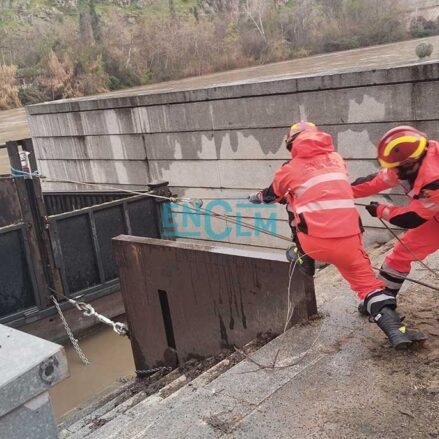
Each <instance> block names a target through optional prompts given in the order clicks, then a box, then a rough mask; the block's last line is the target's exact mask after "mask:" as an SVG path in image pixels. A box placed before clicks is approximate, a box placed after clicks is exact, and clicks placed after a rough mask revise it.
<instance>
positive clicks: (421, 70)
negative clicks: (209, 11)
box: [26, 61, 439, 115]
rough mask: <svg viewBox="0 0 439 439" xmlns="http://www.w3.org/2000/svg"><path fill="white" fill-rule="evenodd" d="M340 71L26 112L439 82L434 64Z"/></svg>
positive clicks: (43, 106) (147, 93) (155, 92)
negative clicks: (435, 80) (436, 80)
mask: <svg viewBox="0 0 439 439" xmlns="http://www.w3.org/2000/svg"><path fill="white" fill-rule="evenodd" d="M340 70H342V71H341V72H335V73H324V74H316V75H305V74H300V75H298V76H295V75H294V74H290V75H284V76H283V77H282V79H278V78H276V76H271V77H270V76H268V77H263V78H261V79H259V80H258V79H256V78H255V77H254V76H253V77H250V78H247V79H242V80H241V81H237V82H234V83H224V84H221V85H220V86H218V85H212V84H210V85H206V86H204V87H203V88H197V87H194V86H193V85H192V87H191V88H190V89H188V90H184V88H185V85H184V82H183V83H182V84H181V90H177V91H167V90H166V89H161V90H160V89H158V90H156V89H151V90H137V91H127V92H125V93H126V96H123V95H122V96H117V97H113V96H111V95H102V96H94V97H89V98H82V99H80V100H79V99H72V100H64V101H58V102H50V103H44V104H37V105H31V106H28V107H26V108H27V112H28V114H29V115H37V114H50V113H63V112H79V111H91V110H104V109H113V108H127V107H147V106H154V105H164V104H178V103H188V102H200V101H211V100H222V99H236V98H242V97H249V96H265V95H276V94H291V93H297V92H306V91H316V90H331V89H340V88H351V87H363V86H370V85H380V84H395V83H403V82H418V81H430V80H432V79H438V78H439V64H438V62H437V61H431V62H423V63H417V64H415V65H413V64H409V65H403V66H399V67H394V68H380V69H373V68H370V67H369V68H367V67H366V68H365V67H364V66H361V67H352V66H350V67H349V68H345V69H344V71H343V69H340ZM249 76H251V75H250V74H249ZM133 93H136V94H133Z"/></svg>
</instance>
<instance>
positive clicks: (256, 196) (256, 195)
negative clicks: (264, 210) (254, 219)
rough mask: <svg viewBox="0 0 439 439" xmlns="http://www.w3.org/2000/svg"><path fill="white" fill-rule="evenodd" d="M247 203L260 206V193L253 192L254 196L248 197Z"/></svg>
mask: <svg viewBox="0 0 439 439" xmlns="http://www.w3.org/2000/svg"><path fill="white" fill-rule="evenodd" d="M248 201H250V203H253V204H261V203H262V199H261V195H260V192H255V193H254V194H251V195H249V196H248Z"/></svg>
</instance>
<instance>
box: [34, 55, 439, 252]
mask: <svg viewBox="0 0 439 439" xmlns="http://www.w3.org/2000/svg"><path fill="white" fill-rule="evenodd" d="M438 80H439V64H438V63H426V64H425V63H424V64H419V65H410V66H405V67H399V68H392V69H382V70H371V71H363V72H348V73H342V74H327V75H322V76H311V77H299V78H282V79H276V78H274V79H272V80H265V81H264V82H251V83H250V82H247V83H246V82H242V83H237V84H230V85H227V86H221V87H218V86H217V87H215V86H212V87H206V88H203V89H198V90H185V91H173V92H168V93H156V94H153V93H149V94H147V93H145V94H143V95H132V96H126V97H106V98H101V99H99V98H98V99H84V100H76V101H64V102H57V103H49V104H42V105H37V106H32V107H29V108H28V113H29V121H30V126H31V132H32V136H33V138H34V141H35V147H36V151H37V155H38V158H39V167H40V170H41V171H42V172H43V173H44V174H46V175H48V176H50V177H55V178H58V179H63V178H69V179H72V180H79V181H87V182H95V183H102V184H106V185H112V186H121V187H126V188H142V189H144V187H145V186H144V185H145V184H146V182H148V181H151V180H155V179H164V180H169V182H170V186H171V187H172V188H173V190H174V192H175V193H177V194H178V195H181V196H187V197H202V198H215V197H221V198H224V197H227V198H229V197H232V198H234V197H245V196H246V195H247V194H248V193H250V192H252V191H254V190H256V189H259V188H262V187H264V186H266V185H268V184H269V183H270V182H271V178H272V176H273V174H274V172H275V170H276V169H277V168H278V167H279V166H280V165H281V164H282V163H283V161H285V160H286V159H287V158H288V153H287V151H286V150H285V148H284V145H283V136H284V134H285V131H286V129H287V127H288V126H289V125H290V124H291V122H292V121H296V120H299V119H305V118H306V119H308V120H310V121H314V122H315V123H317V124H318V125H319V126H320V127H321V128H322V129H324V130H327V131H328V132H329V133H331V134H332V135H333V136H334V140H335V142H336V144H337V147H338V150H339V152H340V153H341V154H342V155H343V156H344V157H345V158H346V160H347V163H348V168H349V170H350V173H351V177H352V179H354V178H356V177H358V176H364V175H367V174H369V173H371V172H374V171H376V170H377V169H378V164H377V162H376V161H375V159H374V157H375V144H376V143H377V140H378V139H379V137H380V136H381V135H382V134H383V133H384V132H385V131H386V130H387V129H389V128H391V127H393V126H395V125H397V124H401V123H404V124H405V123H410V124H415V125H416V126H417V127H419V128H421V129H423V130H425V131H426V132H428V133H429V134H430V135H431V136H432V137H436V138H437V137H439V126H438V119H439V106H438V105H437V102H439V87H438ZM45 189H46V190H78V189H79V190H90V187H84V186H77V185H74V184H66V183H59V182H56V183H47V184H45ZM404 198H405V197H403V196H396V197H393V199H394V200H395V202H400V201H402V200H403V199H404ZM381 199H382V198H381ZM236 202H239V200H236ZM236 202H235V203H236ZM231 203H233V201H231ZM232 207H233V212H232V215H235V216H236V215H237V214H238V213H239V214H241V216H242V217H243V218H246V221H247V222H252V223H253V222H254V217H255V211H254V209H251V208H247V207H240V208H239V209H238V210H239V212H238V210H235V205H233V206H232ZM219 211H221V209H219ZM272 212H273V211H271V210H266V211H263V213H262V216H269V215H271V214H272ZM275 212H276V214H277V218H278V221H277V230H276V231H277V233H280V234H283V235H286V236H288V235H289V232H288V225H287V222H286V221H285V219H286V214H285V212H284V208H283V207H282V206H279V207H277V208H275ZM179 218H180V217H178V216H177V220H178V221H180V220H181V218H180V219H179ZM363 219H364V223H365V225H366V227H367V228H368V234H367V240H368V242H370V241H374V240H385V239H387V238H388V235H387V234H383V233H382V232H381V229H380V223H379V222H378V221H377V220H375V219H373V218H370V217H369V216H368V215H363ZM190 224H191V223H190ZM212 227H213V228H215V227H217V230H223V229H224V227H225V226H224V224H223V223H222V222H220V220H214V221H212ZM188 231H191V229H190V226H189V228H188ZM192 231H198V228H195V230H192ZM197 239H209V236H207V235H206V233H205V231H204V230H203V229H202V230H201V234H200V236H198V237H197ZM225 241H226V242H228V243H232V244H233V243H241V244H246V245H256V246H262V247H275V248H285V245H286V243H285V242H284V241H282V240H279V239H277V238H272V237H268V236H265V235H261V236H254V234H252V236H249V237H248V236H247V237H244V236H236V233H231V234H230V236H227V237H226V238H225Z"/></svg>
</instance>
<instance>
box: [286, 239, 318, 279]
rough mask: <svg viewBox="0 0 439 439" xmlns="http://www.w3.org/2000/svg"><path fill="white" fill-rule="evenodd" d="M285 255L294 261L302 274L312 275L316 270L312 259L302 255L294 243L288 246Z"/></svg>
mask: <svg viewBox="0 0 439 439" xmlns="http://www.w3.org/2000/svg"><path fill="white" fill-rule="evenodd" d="M286 255H287V259H288V261H289V262H293V263H295V264H296V266H297V267H298V268H299V270H300V271H301V272H302V273H303V274H306V275H307V276H314V274H315V271H316V269H315V262H314V259H312V258H310V257H309V256H308V255H304V254H303V253H302V252H301V251H300V249H299V247H298V246H297V245H296V244H293V245H292V246H291V247H288V249H287V251H286Z"/></svg>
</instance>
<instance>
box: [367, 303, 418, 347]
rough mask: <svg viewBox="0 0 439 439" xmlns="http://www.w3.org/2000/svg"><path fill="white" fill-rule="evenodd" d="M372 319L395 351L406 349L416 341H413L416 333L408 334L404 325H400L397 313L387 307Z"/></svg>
mask: <svg viewBox="0 0 439 439" xmlns="http://www.w3.org/2000/svg"><path fill="white" fill-rule="evenodd" d="M373 319H374V321H375V323H376V324H377V325H378V326H379V327H380V328H381V330H382V331H383V332H384V333H385V334H386V335H387V337H388V338H389V340H390V343H391V345H392V347H394V348H395V349H396V350H398V351H400V350H404V349H408V348H409V347H410V345H411V344H412V343H413V341H416V340H414V337H415V334H417V333H413V332H412V333H409V332H408V331H407V329H406V327H405V325H403V324H402V323H401V318H400V317H399V315H398V313H397V312H396V311H395V310H393V309H392V308H390V307H389V306H385V307H384V308H382V309H381V310H380V312H379V313H378V314H377V315H375V316H374V317H373ZM419 334H421V333H419ZM422 335H424V334H422Z"/></svg>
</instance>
